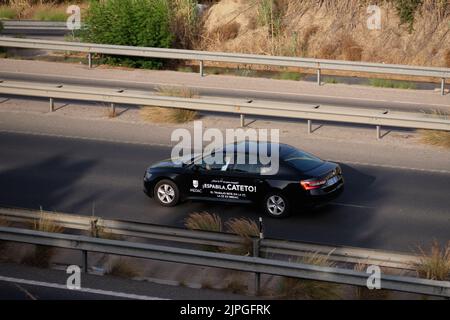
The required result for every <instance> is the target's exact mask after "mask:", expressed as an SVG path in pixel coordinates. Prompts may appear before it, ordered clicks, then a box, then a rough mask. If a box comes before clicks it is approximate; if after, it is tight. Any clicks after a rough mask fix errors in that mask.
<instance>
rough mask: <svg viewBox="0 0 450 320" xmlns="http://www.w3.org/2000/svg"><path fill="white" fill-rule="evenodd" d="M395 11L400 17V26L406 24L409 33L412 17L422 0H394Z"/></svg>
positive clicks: (412, 22)
mask: <svg viewBox="0 0 450 320" xmlns="http://www.w3.org/2000/svg"><path fill="white" fill-rule="evenodd" d="M394 4H395V9H396V10H397V14H398V15H399V17H400V23H401V24H408V26H409V31H410V32H411V31H412V30H413V25H414V15H415V13H416V10H417V8H419V6H420V5H421V4H422V0H394Z"/></svg>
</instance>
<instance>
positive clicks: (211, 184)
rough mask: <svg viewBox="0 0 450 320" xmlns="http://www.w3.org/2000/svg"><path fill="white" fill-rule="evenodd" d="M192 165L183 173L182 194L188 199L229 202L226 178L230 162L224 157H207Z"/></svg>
mask: <svg viewBox="0 0 450 320" xmlns="http://www.w3.org/2000/svg"><path fill="white" fill-rule="evenodd" d="M197 162H198V163H196V164H192V165H191V166H190V167H189V168H188V170H187V172H186V173H185V179H184V183H183V184H184V192H185V194H186V195H187V197H188V198H190V199H206V200H223V201H227V200H229V199H228V198H227V197H226V189H227V185H226V184H225V182H226V177H227V173H228V172H229V168H230V163H231V162H232V161H231V160H230V159H229V158H227V157H226V155H223V156H220V158H218V157H215V156H214V155H208V156H205V157H203V158H202V160H201V161H197Z"/></svg>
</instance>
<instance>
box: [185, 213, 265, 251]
mask: <svg viewBox="0 0 450 320" xmlns="http://www.w3.org/2000/svg"><path fill="white" fill-rule="evenodd" d="M184 225H185V227H186V228H188V229H190V230H203V231H213V232H223V230H224V228H223V226H225V230H226V232H228V233H233V234H236V235H238V236H239V237H240V238H241V242H240V245H239V246H236V247H227V248H219V247H214V250H209V251H216V252H225V253H229V254H236V255H252V254H253V238H257V237H259V227H258V224H257V223H256V222H255V221H254V220H251V219H246V218H232V219H229V220H228V221H227V222H225V223H223V222H222V219H221V218H220V217H219V216H218V215H216V214H211V213H208V212H202V213H191V214H190V215H189V216H188V217H187V219H186V220H185V223H184Z"/></svg>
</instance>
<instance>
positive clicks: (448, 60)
mask: <svg viewBox="0 0 450 320" xmlns="http://www.w3.org/2000/svg"><path fill="white" fill-rule="evenodd" d="M444 66H445V67H447V68H450V49H447V50H446V51H445V54H444Z"/></svg>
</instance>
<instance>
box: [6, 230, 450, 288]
mask: <svg viewBox="0 0 450 320" xmlns="http://www.w3.org/2000/svg"><path fill="white" fill-rule="evenodd" d="M0 240H5V241H13V242H20V243H29V244H35V245H45V246H52V247H58V248H66V249H75V250H81V251H83V252H84V253H85V254H86V255H87V252H101V253H105V254H114V255H120V256H128V257H135V258H144V259H152V260H160V261H166V262H175V263H184V264H190V265H199V266H206V267H215V268H224V269H230V270H236V271H244V272H253V273H255V275H257V277H255V279H257V278H258V279H259V276H260V274H261V273H263V274H270V275H276V276H286V277H294V278H300V279H309V280H316V281H325V282H332V283H339V284H346V285H356V286H364V287H365V286H366V285H367V279H368V274H367V273H365V272H359V271H354V270H347V269H340V268H334V267H322V266H314V265H307V264H300V263H293V262H286V261H277V260H272V259H266V258H260V257H257V256H254V257H246V256H236V255H228V254H222V253H211V252H204V251H197V250H190V249H183V248H173V247H167V246H159V245H152V244H143V243H134V242H128V241H118V240H106V239H98V238H92V237H86V236H75V235H67V234H55V233H47V232H40V231H33V230H25V229H17V228H5V227H0ZM84 267H85V269H84V270H85V271H86V270H87V268H86V267H87V264H85V265H84ZM255 285H256V292H258V291H259V280H258V281H256V280H255ZM381 287H382V288H383V289H389V290H395V291H402V292H410V293H416V294H426V295H432V296H439V297H450V282H448V281H434V280H426V279H419V278H412V277H405V276H393V275H382V277H381Z"/></svg>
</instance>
